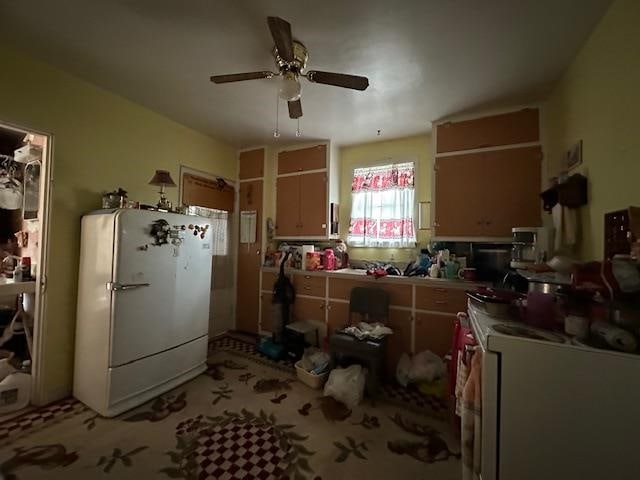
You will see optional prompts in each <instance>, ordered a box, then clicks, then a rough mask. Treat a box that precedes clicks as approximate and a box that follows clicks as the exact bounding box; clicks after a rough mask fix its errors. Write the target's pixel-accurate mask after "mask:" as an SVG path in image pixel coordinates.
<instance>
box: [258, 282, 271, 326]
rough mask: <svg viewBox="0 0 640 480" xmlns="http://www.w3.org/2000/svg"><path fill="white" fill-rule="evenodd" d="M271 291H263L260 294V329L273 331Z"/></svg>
mask: <svg viewBox="0 0 640 480" xmlns="http://www.w3.org/2000/svg"><path fill="white" fill-rule="evenodd" d="M272 296H273V295H272V294H271V293H265V292H262V293H261V294H260V330H266V331H267V332H273V304H272V303H271V297H272Z"/></svg>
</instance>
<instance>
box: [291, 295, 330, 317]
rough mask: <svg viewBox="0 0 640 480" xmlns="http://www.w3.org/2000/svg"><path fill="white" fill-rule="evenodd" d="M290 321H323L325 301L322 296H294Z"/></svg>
mask: <svg viewBox="0 0 640 480" xmlns="http://www.w3.org/2000/svg"><path fill="white" fill-rule="evenodd" d="M292 317H293V318H292V319H291V320H292V321H293V322H297V321H301V320H307V321H311V322H314V323H324V318H325V302H324V299H323V298H306V297H299V296H298V297H296V301H295V303H294V304H293V315H292Z"/></svg>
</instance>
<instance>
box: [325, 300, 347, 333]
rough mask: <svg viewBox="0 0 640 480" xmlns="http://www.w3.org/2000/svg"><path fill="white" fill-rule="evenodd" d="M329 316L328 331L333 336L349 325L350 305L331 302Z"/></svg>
mask: <svg viewBox="0 0 640 480" xmlns="http://www.w3.org/2000/svg"><path fill="white" fill-rule="evenodd" d="M328 313H329V315H328V316H327V330H328V332H327V333H328V334H329V335H331V334H332V333H333V332H335V331H336V330H340V329H341V328H344V327H346V326H347V324H348V323H349V304H348V303H345V302H334V301H331V300H330V301H329V306H328Z"/></svg>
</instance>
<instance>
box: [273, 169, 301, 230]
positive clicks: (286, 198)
mask: <svg viewBox="0 0 640 480" xmlns="http://www.w3.org/2000/svg"><path fill="white" fill-rule="evenodd" d="M299 234H300V180H299V178H298V176H291V177H278V179H277V180H276V235H277V236H280V237H287V236H298V235H299Z"/></svg>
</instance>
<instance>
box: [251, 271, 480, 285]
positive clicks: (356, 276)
mask: <svg viewBox="0 0 640 480" xmlns="http://www.w3.org/2000/svg"><path fill="white" fill-rule="evenodd" d="M262 271H263V272H270V273H278V272H279V271H280V269H279V268H278V267H262ZM285 271H286V273H288V274H298V275H315V276H325V277H332V278H348V277H350V279H352V280H370V281H372V282H384V283H404V284H409V285H424V286H440V287H451V288H461V289H468V288H475V287H478V286H484V285H489V283H486V282H470V281H467V280H452V279H448V278H431V277H404V276H399V275H387V276H386V277H380V278H378V279H376V278H374V277H373V276H371V275H367V271H366V270H361V269H354V268H343V269H341V270H330V271H325V270H298V269H294V268H287V269H285Z"/></svg>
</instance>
